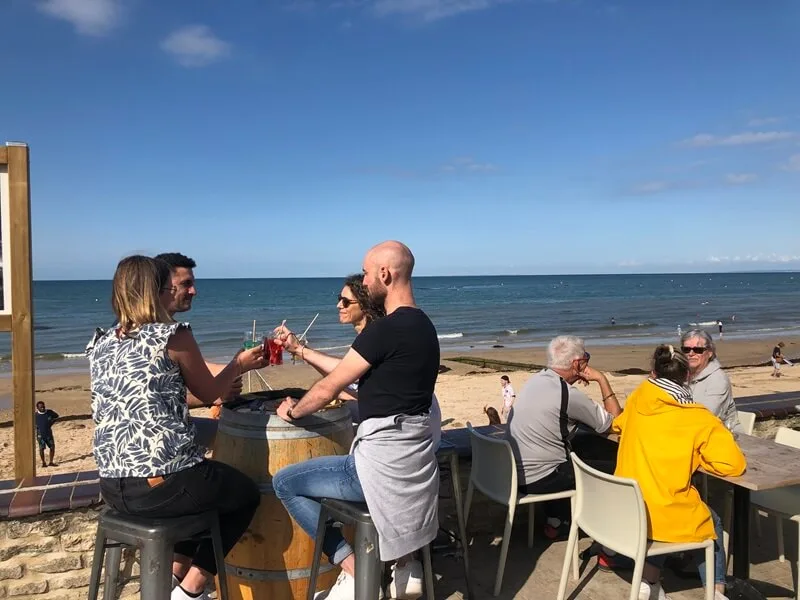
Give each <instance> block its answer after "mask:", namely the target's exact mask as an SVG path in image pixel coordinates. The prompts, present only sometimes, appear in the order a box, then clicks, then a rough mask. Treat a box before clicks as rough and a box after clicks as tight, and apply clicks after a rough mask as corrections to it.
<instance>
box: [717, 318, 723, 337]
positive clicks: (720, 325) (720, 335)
mask: <svg viewBox="0 0 800 600" xmlns="http://www.w3.org/2000/svg"><path fill="white" fill-rule="evenodd" d="M717 327H718V328H719V339H722V320H721V319H720V320H718V321H717Z"/></svg>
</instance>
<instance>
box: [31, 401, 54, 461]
mask: <svg viewBox="0 0 800 600" xmlns="http://www.w3.org/2000/svg"><path fill="white" fill-rule="evenodd" d="M34 418H35V419H36V441H37V442H38V443H39V458H41V459H42V466H43V467H46V466H48V463H46V462H45V460H44V448H45V446H47V447H48V448H49V449H50V463H49V464H50V466H51V467H55V466H57V465H56V463H54V462H53V457H54V456H55V453H56V442H55V439H53V423H54V422H55V420H56V419H58V413H57V412H56V411H54V410H50V409H48V408H47V407H46V406H45V404H44V402H42V401H41V400H40V401H39V402H37V403H36V414H35V415H34Z"/></svg>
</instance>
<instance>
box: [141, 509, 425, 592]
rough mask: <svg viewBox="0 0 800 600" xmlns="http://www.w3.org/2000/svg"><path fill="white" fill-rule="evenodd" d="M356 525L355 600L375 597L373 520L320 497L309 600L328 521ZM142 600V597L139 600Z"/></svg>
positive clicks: (377, 588)
mask: <svg viewBox="0 0 800 600" xmlns="http://www.w3.org/2000/svg"><path fill="white" fill-rule="evenodd" d="M331 519H332V520H334V521H340V522H342V523H345V524H348V525H355V528H356V532H355V538H354V540H353V550H354V551H355V555H356V578H355V579H356V581H355V584H356V595H355V600H377V598H378V592H379V591H380V586H381V571H382V563H381V559H380V556H379V554H378V531H377V530H376V529H375V525H374V524H373V522H372V517H371V516H370V514H369V510H368V509H367V505H366V504H364V503H362V502H346V501H344V500H336V499H332V498H323V499H322V510H321V512H320V514H319V523H318V525H317V536H316V539H315V540H314V561H313V562H312V563H311V578H310V579H311V580H310V581H309V585H308V600H314V593H315V591H316V589H317V573H318V572H319V562H320V557H321V556H322V541H323V540H324V539H325V530H326V529H327V524H328V521H329V520H331ZM422 556H423V570H424V571H425V591H426V596H427V598H428V600H433V599H434V595H433V567H432V566H431V549H430V546H429V545H427V546H424V547H423V548H422ZM142 600H144V598H143V599H142Z"/></svg>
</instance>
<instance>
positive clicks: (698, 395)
mask: <svg viewBox="0 0 800 600" xmlns="http://www.w3.org/2000/svg"><path fill="white" fill-rule="evenodd" d="M689 389H691V390H692V396H693V397H694V401H695V402H697V403H698V404H702V405H703V406H705V407H706V408H707V409H708V410H710V411H711V412H712V413H714V414H715V415H717V416H718V417H719V420H720V421H722V422H723V423H724V424H725V427H727V428H728V429H729V430H730V431H732V432H734V433H744V432H743V431H742V428H741V425H739V416H738V415H737V414H736V404H735V403H734V402H733V391H732V390H731V380H730V379H728V375H727V374H726V373H725V371H723V370H722V365H721V364H720V363H719V361H718V360H717V359H716V358H715V359H713V360H712V361H710V362H709V363H708V364H707V365H706V368H705V369H703V370H702V371H700V373H698V374H697V376H696V377H694V378H693V379H690V380H689Z"/></svg>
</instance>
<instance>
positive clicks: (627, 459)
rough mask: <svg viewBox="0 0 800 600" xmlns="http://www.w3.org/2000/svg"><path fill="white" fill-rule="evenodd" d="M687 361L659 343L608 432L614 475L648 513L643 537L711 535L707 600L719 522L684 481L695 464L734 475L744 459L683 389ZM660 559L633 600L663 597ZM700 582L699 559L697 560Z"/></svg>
mask: <svg viewBox="0 0 800 600" xmlns="http://www.w3.org/2000/svg"><path fill="white" fill-rule="evenodd" d="M688 376H689V361H688V359H687V358H686V356H685V355H684V354H683V353H681V352H680V351H679V350H677V349H676V348H674V347H673V346H671V345H670V346H667V345H661V346H659V347H658V348H656V351H655V353H654V355H653V369H652V372H651V374H650V378H649V379H648V380H647V381H645V382H643V383H642V384H641V385H640V386H639V387H638V388H636V390H634V392H633V393H632V394H631V396H630V397H629V398H628V402H627V404H626V406H625V410H624V411H623V413H622V414H621V415H619V416H618V417H617V418H616V419H614V423H613V425H612V430H613V431H614V432H616V433H619V434H620V443H619V452H618V455H617V468H616V471H615V473H614V474H615V475H617V476H619V477H629V478H631V479H635V480H637V481H638V482H639V486H640V487H641V490H642V496H643V497H644V502H645V505H646V506H647V513H648V538H649V539H651V540H655V541H660V542H677V543H680V542H700V541H703V540H707V539H709V538H713V539H715V540H716V542H715V545H714V583H715V588H716V591H715V596H714V598H715V600H726V598H727V597H726V596H725V550H724V549H723V546H722V522H721V521H720V518H719V516H718V515H717V514H716V513H715V512H714V511H713V510H711V509H710V508H709V507H708V506H706V505H705V503H703V501H702V499H701V498H700V494H699V492H698V491H697V489H695V488H694V487H693V486H692V475H693V474H694V472H695V471H696V470H697V469H699V468H701V467H702V468H703V470H704V471H706V472H708V473H713V474H715V475H718V476H725V477H731V476H733V477H735V476H738V475H741V474H742V473H743V472H744V470H745V458H744V455H743V454H742V451H741V450H740V449H739V446H738V445H737V444H736V441H735V440H734V438H733V435H732V434H731V432H730V431H728V430H727V429H726V428H725V426H724V425H723V424H722V422H721V421H720V420H719V419H718V418H717V417H715V416H714V415H713V414H712V413H711V412H709V410H708V409H707V408H706V407H704V406H703V405H701V404H696V403H695V402H694V401H693V400H692V393H691V391H690V390H689V388H688V387H687V386H686V382H687V379H688ZM665 557H666V555H665V556H654V557H652V558H648V559H647V564H646V565H645V568H644V574H643V578H642V583H641V586H640V589H639V599H640V600H666V599H667V596H666V595H665V594H664V590H663V589H662V587H661V583H660V582H659V575H660V572H661V567H663V565H664V559H665ZM699 571H700V579H701V580H703V583H704V584H705V562H701V563H700V565H699Z"/></svg>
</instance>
